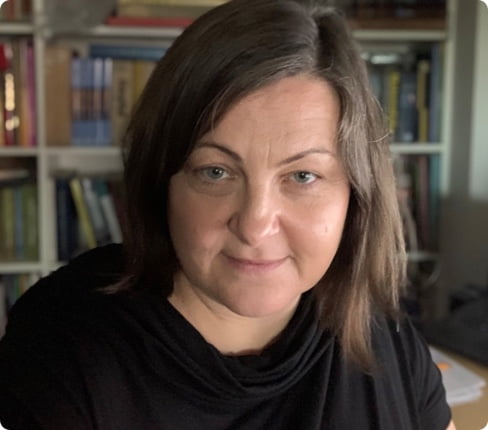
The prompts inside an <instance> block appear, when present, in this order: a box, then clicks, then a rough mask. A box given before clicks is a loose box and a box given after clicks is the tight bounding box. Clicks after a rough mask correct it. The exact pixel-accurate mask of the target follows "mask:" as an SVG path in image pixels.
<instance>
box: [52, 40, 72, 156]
mask: <svg viewBox="0 0 488 430" xmlns="http://www.w3.org/2000/svg"><path fill="white" fill-rule="evenodd" d="M45 49H46V51H45V56H44V67H45V74H44V79H45V80H44V87H45V114H46V143H47V145H48V146H68V145H70V144H71V121H72V108H73V110H76V111H77V109H79V108H78V104H77V103H78V101H76V102H75V100H73V99H72V98H76V97H77V96H78V95H75V94H72V93H71V56H72V52H71V48H70V47H67V46H63V45H59V44H47V46H46V48H45Z"/></svg>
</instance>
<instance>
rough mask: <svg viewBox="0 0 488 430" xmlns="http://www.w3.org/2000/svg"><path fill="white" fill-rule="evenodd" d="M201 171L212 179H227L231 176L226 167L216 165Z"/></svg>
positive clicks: (207, 177)
mask: <svg viewBox="0 0 488 430" xmlns="http://www.w3.org/2000/svg"><path fill="white" fill-rule="evenodd" d="M201 173H202V174H203V175H204V176H205V178H206V179H211V180H212V181H218V180H221V179H225V178H227V177H228V176H229V174H228V173H227V172H226V171H225V169H223V168H222V167H216V166H212V167H205V168H204V169H202V170H201Z"/></svg>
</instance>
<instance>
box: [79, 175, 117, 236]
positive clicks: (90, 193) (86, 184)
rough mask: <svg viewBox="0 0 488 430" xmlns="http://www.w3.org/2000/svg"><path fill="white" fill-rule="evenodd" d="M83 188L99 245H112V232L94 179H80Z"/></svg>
mask: <svg viewBox="0 0 488 430" xmlns="http://www.w3.org/2000/svg"><path fill="white" fill-rule="evenodd" d="M80 181H81V185H82V188H83V198H84V201H85V204H86V207H87V208H88V214H89V217H90V223H91V226H92V228H93V233H94V234H95V240H96V244H97V245H106V244H107V243H110V230H109V227H108V225H107V221H106V219H105V216H104V213H103V210H102V204H101V201H100V198H99V195H98V194H97V193H96V191H95V189H94V181H95V180H94V179H93V178H89V177H83V178H80Z"/></svg>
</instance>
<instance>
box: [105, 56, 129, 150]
mask: <svg viewBox="0 0 488 430" xmlns="http://www.w3.org/2000/svg"><path fill="white" fill-rule="evenodd" d="M133 83H134V65H133V62H132V61H130V60H114V62H113V74H112V92H111V100H110V121H111V124H112V143H113V144H114V145H120V144H121V142H122V139H123V136H124V134H125V131H126V129H127V125H128V122H129V118H130V115H131V111H132V106H133V104H134V98H133V93H134V89H133V86H134V85H133Z"/></svg>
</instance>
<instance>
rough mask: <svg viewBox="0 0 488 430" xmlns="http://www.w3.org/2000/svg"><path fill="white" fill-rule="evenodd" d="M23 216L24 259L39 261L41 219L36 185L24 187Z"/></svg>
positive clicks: (31, 184)
mask: <svg viewBox="0 0 488 430" xmlns="http://www.w3.org/2000/svg"><path fill="white" fill-rule="evenodd" d="M22 216H23V231H24V257H25V259H26V260H28V261H37V260H38V259H39V227H38V223H39V217H38V199H37V186H36V184H35V183H31V182H27V183H25V184H23V185H22Z"/></svg>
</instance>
